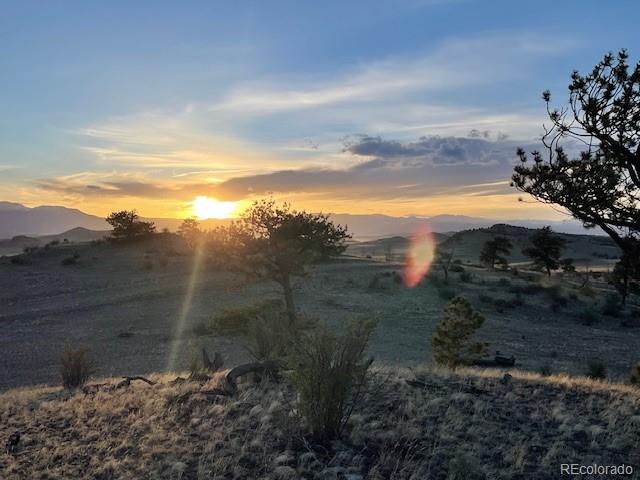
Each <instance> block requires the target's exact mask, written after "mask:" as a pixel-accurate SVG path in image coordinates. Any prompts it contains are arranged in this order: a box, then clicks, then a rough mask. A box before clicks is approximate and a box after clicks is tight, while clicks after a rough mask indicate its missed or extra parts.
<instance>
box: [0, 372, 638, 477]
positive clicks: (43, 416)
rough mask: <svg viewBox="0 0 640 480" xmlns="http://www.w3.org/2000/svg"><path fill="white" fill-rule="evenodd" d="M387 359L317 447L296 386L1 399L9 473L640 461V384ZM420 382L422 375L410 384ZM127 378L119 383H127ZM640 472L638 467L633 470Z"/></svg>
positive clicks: (161, 378)
mask: <svg viewBox="0 0 640 480" xmlns="http://www.w3.org/2000/svg"><path fill="white" fill-rule="evenodd" d="M511 375H512V377H511V378H509V377H506V378H505V377H504V372H498V371H492V370H477V369H476V370H474V369H468V370H459V371H458V372H456V373H452V372H449V371H445V370H414V371H410V370H407V369H397V368H375V369H374V374H373V376H372V379H371V381H370V383H369V386H368V388H367V392H366V395H365V397H364V399H363V401H362V402H361V403H360V404H359V405H358V406H357V408H356V409H355V411H354V413H353V415H352V417H351V420H350V421H349V424H348V427H347V429H346V432H345V435H344V438H342V439H341V440H340V441H335V442H333V443H332V444H328V445H317V444H315V443H314V442H312V441H311V440H310V439H309V438H308V437H307V436H305V433H304V425H303V423H302V422H301V420H300V419H299V418H298V416H297V413H296V403H295V402H296V400H295V396H294V394H293V392H292V391H291V390H290V389H289V387H287V385H286V384H284V383H273V382H266V381H263V382H261V383H257V384H256V383H251V382H245V383H242V384H241V385H240V389H239V393H238V395H237V396H235V397H224V396H213V397H211V396H206V395H199V394H195V393H194V392H196V391H199V390H201V389H206V388H208V387H210V385H204V386H201V385H199V384H194V383H190V382H187V383H184V384H172V383H171V380H172V379H173V377H174V376H175V374H174V375H171V376H170V375H166V374H165V375H153V376H152V378H153V379H154V380H156V381H158V382H159V383H158V384H156V385H147V384H145V383H142V382H133V383H132V384H131V386H129V387H128V388H123V389H118V390H115V391H101V392H99V393H93V394H84V393H80V392H78V393H72V392H68V391H61V390H60V389H59V388H31V389H20V390H12V391H8V392H6V393H4V394H2V395H0V439H2V440H3V441H4V440H5V439H7V438H8V437H9V436H10V435H11V434H12V433H14V432H20V434H21V439H20V442H19V444H18V446H17V448H16V450H15V452H13V453H5V452H3V453H1V454H0V477H1V478H3V479H36V478H37V479H70V478H74V479H75V478H78V479H84V478H87V479H102V480H106V479H127V478H149V479H205V478H207V479H211V478H229V479H233V478H237V479H248V478H255V479H338V478H342V479H350V480H358V479H365V478H366V479H388V478H393V479H416V480H417V479H426V478H429V479H436V480H437V479H443V480H445V479H467V480H469V479H512V480H513V479H523V480H529V479H534V478H535V479H557V478H559V472H560V464H562V463H581V464H593V463H597V464H600V465H604V464H616V465H617V464H622V463H624V464H627V465H633V466H634V467H635V468H636V469H638V468H640V449H639V448H638V447H640V428H639V427H640V392H639V391H638V390H636V389H634V388H632V387H628V386H624V385H616V384H610V383H606V382H599V381H592V380H587V379H585V378H570V377H564V376H550V377H541V376H539V375H537V374H531V373H523V372H519V371H512V372H511ZM408 380H409V383H411V385H410V384H409V383H408V382H407V381H408ZM116 381H117V379H114V380H109V382H112V383H115V382H116ZM621 478H640V477H639V476H638V475H637V474H636V475H635V476H630V477H621Z"/></svg>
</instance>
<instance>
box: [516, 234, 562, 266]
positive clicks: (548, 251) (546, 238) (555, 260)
mask: <svg viewBox="0 0 640 480" xmlns="http://www.w3.org/2000/svg"><path fill="white" fill-rule="evenodd" d="M566 243H567V242H566V240H565V239H564V238H561V237H558V236H556V235H554V234H553V231H552V230H551V227H543V228H541V229H540V230H538V231H537V232H536V233H534V234H533V235H531V247H529V248H525V249H524V250H523V251H522V253H524V254H525V255H526V256H527V257H529V258H531V260H533V265H534V266H535V267H536V268H540V269H542V270H545V271H546V272H547V275H548V276H549V277H550V276H551V271H552V270H557V269H558V268H560V256H561V255H562V251H563V250H564V247H565V245H566Z"/></svg>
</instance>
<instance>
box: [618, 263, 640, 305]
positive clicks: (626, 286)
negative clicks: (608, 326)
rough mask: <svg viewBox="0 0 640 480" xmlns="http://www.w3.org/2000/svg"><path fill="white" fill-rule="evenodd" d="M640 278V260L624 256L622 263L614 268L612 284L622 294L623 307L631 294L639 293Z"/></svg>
mask: <svg viewBox="0 0 640 480" xmlns="http://www.w3.org/2000/svg"><path fill="white" fill-rule="evenodd" d="M638 278H640V271H639V265H638V260H637V259H633V258H629V257H628V256H627V255H624V254H623V255H622V257H621V258H620V261H619V262H618V263H616V265H615V266H614V267H613V272H612V275H611V284H612V285H613V286H614V287H615V289H616V290H617V291H618V293H619V294H620V298H621V300H622V305H626V303H627V297H628V296H629V294H630V293H632V292H635V291H637V289H638V283H637V281H636V279H638Z"/></svg>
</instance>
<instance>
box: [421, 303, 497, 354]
mask: <svg viewBox="0 0 640 480" xmlns="http://www.w3.org/2000/svg"><path fill="white" fill-rule="evenodd" d="M483 323H484V317H483V316H482V315H481V314H480V313H478V312H477V311H476V310H474V308H473V307H472V306H471V304H470V303H469V301H468V300H467V299H466V298H464V297H461V296H457V297H455V298H453V299H452V300H451V301H450V302H449V303H448V304H447V306H446V307H445V308H444V315H443V318H442V320H441V321H440V323H439V324H438V326H437V327H436V331H435V333H434V335H433V338H432V339H431V345H432V347H433V359H434V361H435V362H436V363H439V364H442V365H446V366H449V367H456V366H459V365H466V364H469V363H470V362H471V361H472V360H473V359H474V358H478V357H480V356H482V355H484V353H485V352H486V344H484V343H481V342H477V341H474V340H473V338H472V337H473V334H474V333H475V332H476V330H478V329H479V328H480V327H481V326H482V324H483Z"/></svg>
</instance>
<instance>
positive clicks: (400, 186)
mask: <svg viewBox="0 0 640 480" xmlns="http://www.w3.org/2000/svg"><path fill="white" fill-rule="evenodd" d="M0 6H1V7H2V14H1V15H0V72H1V74H0V108H1V112H2V115H1V116H0V200H5V201H14V202H19V203H22V204H25V205H27V206H37V205H63V206H67V207H73V208H79V209H81V210H83V211H85V212H88V213H92V214H97V215H106V214H108V213H109V212H110V211H113V210H116V209H123V208H126V209H131V208H136V209H137V210H138V211H139V212H140V213H141V214H142V215H144V216H148V217H179V218H182V217H187V216H190V215H192V214H193V209H192V205H193V202H194V199H195V198H197V197H201V196H206V197H209V198H210V199H212V201H216V200H217V201H220V202H236V203H234V204H225V205H236V206H237V210H240V209H241V208H242V207H243V206H246V205H247V204H248V203H249V202H250V201H251V200H253V199H256V198H261V197H265V196H273V197H274V198H275V199H277V200H282V201H290V202H292V203H293V205H294V206H295V207H298V208H304V209H308V210H312V211H323V212H334V213H358V214H366V213H383V214H389V215H396V216H406V215H421V216H431V215H437V214H463V215H472V216H482V217H489V218H500V219H516V218H518V219H523V218H536V219H556V218H558V217H559V216H560V215H561V214H560V213H558V212H557V211H556V210H554V209H552V208H550V207H548V206H544V205H541V204H538V203H537V202H535V201H533V200H531V199H527V198H524V200H525V201H524V202H520V201H518V198H519V197H521V195H520V194H519V193H518V192H517V191H515V190H514V189H513V188H511V187H510V186H509V178H510V175H511V171H512V168H513V165H514V164H515V163H516V162H517V158H516V155H515V150H516V148H517V147H518V146H522V147H524V148H525V149H529V150H531V149H535V148H536V146H537V145H538V142H539V139H540V135H541V132H542V124H543V123H544V121H545V106H544V103H543V102H542V100H541V92H542V91H543V90H545V89H550V90H551V92H552V95H553V97H552V98H553V100H554V103H556V104H558V105H562V104H563V103H566V98H567V84H568V82H569V75H570V73H571V71H572V70H574V69H577V70H579V71H583V72H584V71H586V70H587V69H590V68H591V67H592V66H593V65H594V64H595V63H597V62H598V61H599V60H600V59H601V58H602V56H603V55H604V54H605V53H606V52H608V51H617V50H619V49H620V48H628V49H629V53H630V55H631V60H632V61H635V60H637V58H638V56H639V55H640V29H638V28H637V19H638V18H640V3H637V2H632V1H623V0H612V1H610V2H602V1H588V0H581V1H577V0H575V1H571V0H568V1H564V2H557V1H554V2H551V1H537V2H513V1H491V2H486V1H473V0H408V1H404V2H402V1H384V0H381V1H376V2H372V1H367V2H348V1H335V2H333V1H326V2H317V1H291V2H285V1H272V2H261V1H255V2H251V1H245V2H215V1H202V2H196V1H185V2H164V1H136V2H130V1H109V2H86V1H82V2H72V1H59V2H47V1H41V2H32V1H14V2H8V1H3V2H0Z"/></svg>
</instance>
